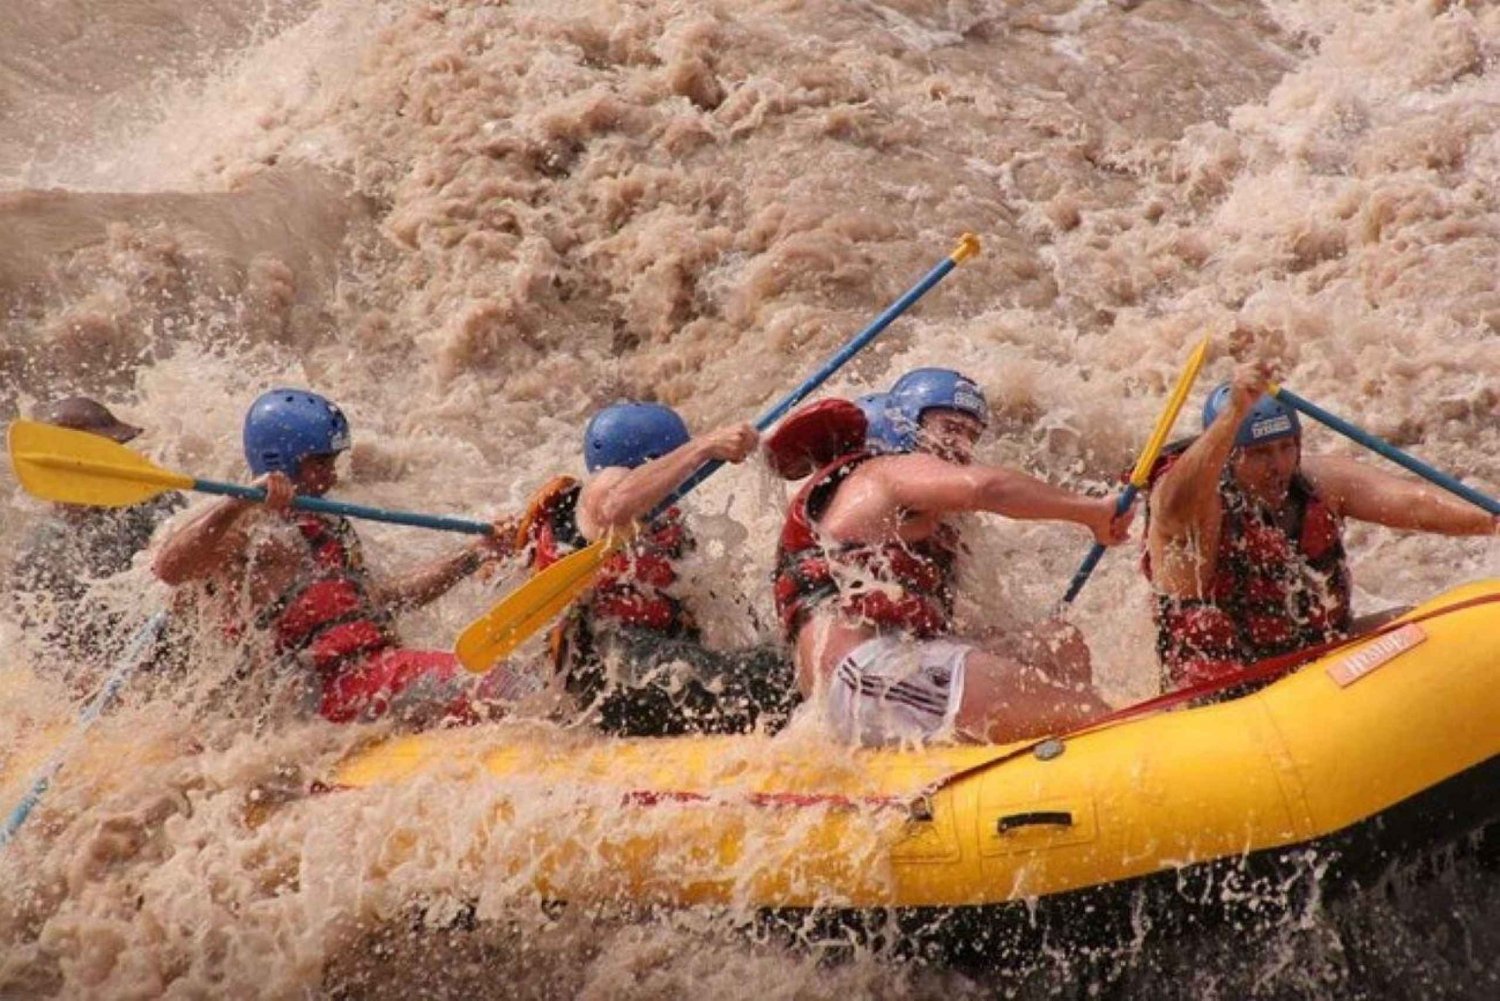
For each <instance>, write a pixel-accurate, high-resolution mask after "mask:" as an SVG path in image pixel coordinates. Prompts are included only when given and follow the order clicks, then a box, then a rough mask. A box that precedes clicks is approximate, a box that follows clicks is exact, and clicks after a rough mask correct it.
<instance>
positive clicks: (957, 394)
mask: <svg viewBox="0 0 1500 1001" xmlns="http://www.w3.org/2000/svg"><path fill="white" fill-rule="evenodd" d="M953 406H954V408H955V409H957V410H962V411H963V412H964V413H968V414H973V415H974V416H975V417H977V418H979V419H980V420H981V421H986V422H988V421H989V419H990V412H989V406H988V405H987V404H986V403H985V402H984V395H983V394H982V393H980V392H979V388H978V387H977V386H975V385H973V384H972V383H969V382H960V383H959V384H958V385H956V386H954V387H953Z"/></svg>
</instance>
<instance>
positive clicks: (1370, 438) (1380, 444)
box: [1268, 385, 1500, 514]
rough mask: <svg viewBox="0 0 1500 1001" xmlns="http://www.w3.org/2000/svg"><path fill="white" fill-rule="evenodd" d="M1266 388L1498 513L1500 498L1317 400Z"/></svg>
mask: <svg viewBox="0 0 1500 1001" xmlns="http://www.w3.org/2000/svg"><path fill="white" fill-rule="evenodd" d="M1268 391H1269V392H1270V394H1271V395H1272V396H1274V397H1276V399H1278V400H1280V401H1281V402H1283V403H1286V404H1288V405H1289V406H1291V407H1293V408H1294V409H1296V410H1299V411H1301V412H1302V413H1304V414H1306V415H1307V416H1309V417H1311V418H1312V419H1313V420H1315V421H1317V422H1318V423H1320V424H1325V425H1327V426H1328V427H1331V428H1333V430H1335V431H1337V432H1339V433H1340V434H1342V435H1344V436H1346V437H1348V438H1350V439H1352V440H1354V441H1355V442H1357V443H1359V444H1361V445H1363V446H1365V448H1368V449H1370V450H1371V451H1374V452H1378V453H1380V454H1381V455H1383V456H1385V457H1386V458H1387V459H1390V460H1391V461H1392V462H1394V463H1396V465H1398V466H1402V467H1404V468H1406V469H1409V470H1411V471H1412V472H1413V473H1416V474H1417V475H1418V476H1420V477H1422V478H1423V479H1424V480H1427V481H1428V482H1430V483H1435V484H1437V485H1438V486H1440V487H1442V488H1443V489H1444V490H1447V491H1449V492H1450V493H1454V494H1457V495H1458V496H1459V497H1462V498H1463V499H1464V500H1466V501H1468V502H1469V503H1470V504H1473V505H1475V506H1477V507H1480V508H1482V509H1484V510H1485V511H1488V512H1489V513H1490V514H1500V501H1496V500H1495V499H1494V498H1492V497H1487V496H1485V495H1484V494H1482V493H1480V492H1479V491H1478V490H1475V489H1474V488H1473V487H1469V486H1465V485H1464V484H1462V483H1460V482H1458V481H1457V480H1455V479H1454V478H1453V477H1451V476H1449V475H1448V474H1447V473H1443V472H1439V471H1438V470H1436V469H1433V468H1432V467H1431V466H1429V465H1427V463H1425V462H1423V461H1422V460H1420V459H1417V458H1415V457H1413V456H1411V455H1408V454H1407V453H1405V452H1403V451H1401V450H1400V449H1399V448H1397V447H1396V446H1395V445H1392V444H1391V443H1390V442H1388V441H1386V440H1385V439H1384V438H1381V437H1379V436H1378V435H1373V434H1371V433H1370V432H1368V431H1363V430H1361V429H1359V428H1357V427H1355V426H1354V425H1353V424H1350V423H1349V422H1348V421H1346V420H1344V419H1343V418H1341V417H1336V416H1334V415H1333V414H1330V413H1329V412H1328V411H1326V410H1324V409H1323V408H1322V407H1320V406H1318V405H1317V404H1315V403H1310V402H1309V401H1307V400H1304V399H1303V398H1302V397H1300V396H1298V395H1297V394H1296V393H1294V392H1292V391H1291V390H1290V389H1286V388H1284V387H1282V386H1274V385H1273V386H1271V387H1270V389H1269V390H1268Z"/></svg>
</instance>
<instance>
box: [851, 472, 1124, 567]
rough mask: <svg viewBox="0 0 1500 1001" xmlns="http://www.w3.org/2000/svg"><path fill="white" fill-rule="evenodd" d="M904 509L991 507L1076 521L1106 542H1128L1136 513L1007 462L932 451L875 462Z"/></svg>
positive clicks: (948, 510) (999, 511)
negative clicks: (969, 460) (982, 462)
mask: <svg viewBox="0 0 1500 1001" xmlns="http://www.w3.org/2000/svg"><path fill="white" fill-rule="evenodd" d="M872 471H873V472H874V473H875V475H876V476H877V477H878V478H879V482H880V485H881V487H882V489H883V490H885V491H886V492H887V493H888V494H889V496H890V497H891V499H892V500H893V501H894V503H895V505H896V506H897V507H898V508H899V509H902V510H907V511H919V512H925V513H930V514H954V513H958V512H961V511H988V512H990V513H992V514H999V515H1004V516H1005V517H1007V518H1017V519H1024V520H1029V521H1039V520H1049V521H1071V522H1075V523H1076V524H1079V525H1083V526H1084V527H1085V528H1087V529H1089V531H1091V532H1093V533H1094V538H1095V539H1096V540H1098V541H1099V542H1101V543H1103V544H1105V545H1115V544H1117V543H1120V542H1123V541H1124V540H1125V538H1126V536H1127V535H1128V534H1129V531H1130V521H1131V517H1132V515H1131V513H1130V512H1126V513H1125V514H1123V515H1121V516H1120V517H1118V518H1116V517H1115V501H1114V499H1113V498H1111V497H1087V496H1085V495H1083V494H1077V493H1074V492H1073V491H1071V490H1064V489H1062V488H1061V487H1055V486H1053V485H1052V484H1050V483H1046V482H1044V481H1042V480H1039V479H1036V478H1035V477H1033V476H1028V475H1026V474H1025V473H1022V472H1018V471H1017V470H1014V469H1006V468H1004V467H1001V466H977V465H976V466H958V465H954V464H953V463H951V462H946V461H944V460H942V459H939V458H938V457H936V456H932V455H905V456H893V457H890V458H888V459H885V460H882V461H880V462H879V463H878V464H877V465H874V466H873V467H872Z"/></svg>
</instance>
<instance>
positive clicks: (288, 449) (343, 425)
mask: <svg viewBox="0 0 1500 1001" xmlns="http://www.w3.org/2000/svg"><path fill="white" fill-rule="evenodd" d="M348 447H349V421H348V420H346V419H345V418H344V412H343V411H342V410H340V409H339V408H338V407H337V406H335V405H334V404H333V403H332V402H330V401H329V400H328V399H326V398H325V397H322V396H319V395H318V394H317V393H310V392H308V391H307V390H305V389H273V390H271V391H270V392H269V393H262V394H261V396H260V397H259V398H258V399H257V400H256V401H255V402H254V403H252V404H250V409H249V411H247V412H246V414H245V461H247V462H248V463H250V471H251V472H252V473H254V474H255V475H256V476H261V475H264V474H265V473H270V472H280V473H285V474H286V475H288V476H296V475H297V470H298V467H300V466H301V464H302V460H303V459H305V458H307V457H308V456H309V455H332V454H333V453H335V452H342V451H344V450H345V449H346V448H348Z"/></svg>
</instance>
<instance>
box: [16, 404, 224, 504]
mask: <svg viewBox="0 0 1500 1001" xmlns="http://www.w3.org/2000/svg"><path fill="white" fill-rule="evenodd" d="M6 445H7V447H8V449H9V450H10V464H11V468H13V469H14V470H15V471H16V479H18V480H20V481H21V486H22V488H24V489H25V490H26V492H27V493H29V494H31V495H33V496H35V497H41V498H42V499H44V500H49V501H56V502H57V503H59V504H86V505H89V506H90V507H127V506H129V505H131V504H139V503H141V502H142V501H144V500H149V499H151V498H152V497H155V496H156V495H157V494H159V493H161V492H162V491H163V490H174V489H175V490H191V489H193V484H194V482H195V481H194V480H193V478H192V477H191V476H185V475H183V474H182V473H173V472H170V471H168V470H165V469H162V468H161V467H160V466H157V465H155V464H153V463H152V462H150V461H149V460H147V459H146V458H144V457H142V456H140V455H137V454H136V453H134V452H132V451H131V450H130V449H128V448H126V447H125V446H124V445H120V444H117V443H116V442H113V441H110V440H109V439H108V438H101V437H99V436H98V435H96V434H89V433H88V432H87V431H74V430H72V429H71V428H60V427H53V426H52V425H51V424H38V423H36V422H35V421H13V422H12V423H11V425H10V430H9V431H8V432H7V434H6Z"/></svg>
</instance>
